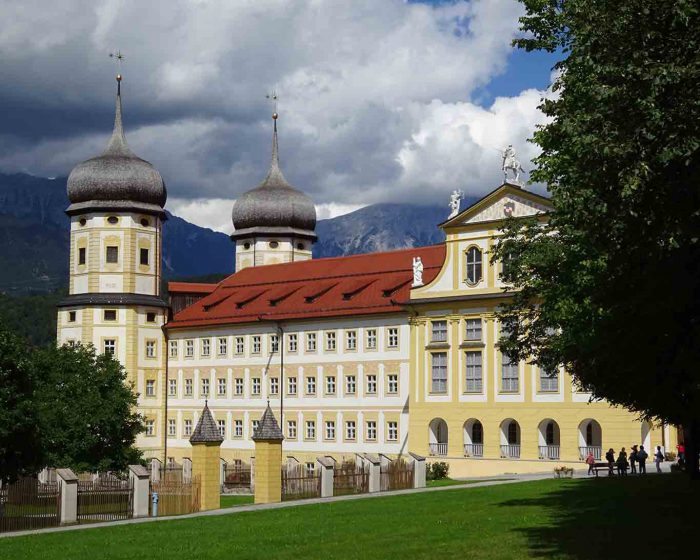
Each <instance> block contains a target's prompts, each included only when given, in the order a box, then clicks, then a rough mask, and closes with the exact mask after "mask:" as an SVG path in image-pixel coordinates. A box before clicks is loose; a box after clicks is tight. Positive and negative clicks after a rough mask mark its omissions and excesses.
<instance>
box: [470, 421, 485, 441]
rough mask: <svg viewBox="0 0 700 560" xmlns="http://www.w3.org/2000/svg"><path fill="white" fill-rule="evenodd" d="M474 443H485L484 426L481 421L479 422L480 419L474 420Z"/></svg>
mask: <svg viewBox="0 0 700 560" xmlns="http://www.w3.org/2000/svg"><path fill="white" fill-rule="evenodd" d="M472 443H475V444H483V443H484V428H483V426H482V425H481V422H479V421H478V420H477V421H476V422H474V425H473V426H472Z"/></svg>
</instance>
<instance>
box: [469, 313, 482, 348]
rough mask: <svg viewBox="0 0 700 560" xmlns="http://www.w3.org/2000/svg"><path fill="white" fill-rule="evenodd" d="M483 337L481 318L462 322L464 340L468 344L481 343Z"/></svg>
mask: <svg viewBox="0 0 700 560" xmlns="http://www.w3.org/2000/svg"><path fill="white" fill-rule="evenodd" d="M477 333H478V336H477ZM483 336H484V335H483V321H482V320H481V317H479V318H477V319H474V318H471V319H467V320H466V321H465V322H464V337H465V340H468V341H470V342H481V341H482V340H483Z"/></svg>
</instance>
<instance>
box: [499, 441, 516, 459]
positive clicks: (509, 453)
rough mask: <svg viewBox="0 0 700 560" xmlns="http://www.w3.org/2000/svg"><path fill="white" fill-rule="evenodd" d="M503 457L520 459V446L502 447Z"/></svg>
mask: <svg viewBox="0 0 700 560" xmlns="http://www.w3.org/2000/svg"><path fill="white" fill-rule="evenodd" d="M501 457H503V458H510V459H520V445H512V444H509V445H501Z"/></svg>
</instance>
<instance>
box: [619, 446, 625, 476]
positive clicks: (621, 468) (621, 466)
mask: <svg viewBox="0 0 700 560" xmlns="http://www.w3.org/2000/svg"><path fill="white" fill-rule="evenodd" d="M617 474H619V475H620V476H627V451H625V448H624V447H623V448H622V449H621V450H620V454H619V455H618V456H617Z"/></svg>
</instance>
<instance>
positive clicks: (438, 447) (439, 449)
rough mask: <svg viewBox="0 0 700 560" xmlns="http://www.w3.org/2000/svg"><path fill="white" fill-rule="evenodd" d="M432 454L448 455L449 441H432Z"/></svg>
mask: <svg viewBox="0 0 700 560" xmlns="http://www.w3.org/2000/svg"><path fill="white" fill-rule="evenodd" d="M430 454H431V455H447V443H431V444H430Z"/></svg>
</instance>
